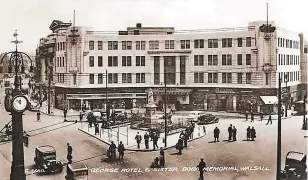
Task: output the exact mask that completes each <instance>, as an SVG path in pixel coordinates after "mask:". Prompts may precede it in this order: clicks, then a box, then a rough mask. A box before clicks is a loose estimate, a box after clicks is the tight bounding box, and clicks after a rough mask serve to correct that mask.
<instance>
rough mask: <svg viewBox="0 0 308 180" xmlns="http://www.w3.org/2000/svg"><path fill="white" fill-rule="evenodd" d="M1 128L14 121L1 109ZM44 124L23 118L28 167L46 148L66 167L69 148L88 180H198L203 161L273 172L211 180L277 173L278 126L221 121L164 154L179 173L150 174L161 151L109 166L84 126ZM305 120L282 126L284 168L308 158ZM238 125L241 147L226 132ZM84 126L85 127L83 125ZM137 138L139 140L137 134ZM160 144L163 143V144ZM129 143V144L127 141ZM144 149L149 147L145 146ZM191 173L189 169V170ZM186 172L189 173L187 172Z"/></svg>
mask: <svg viewBox="0 0 308 180" xmlns="http://www.w3.org/2000/svg"><path fill="white" fill-rule="evenodd" d="M0 114H1V118H0V126H1V127H2V126H3V125H4V124H5V123H7V122H9V121H10V119H11V116H10V115H9V113H7V112H6V111H5V110H4V107H3V106H0ZM41 119H42V121H41V122H36V114H35V112H28V111H27V112H25V115H24V116H23V125H24V129H25V130H26V131H27V132H29V134H30V135H32V136H31V137H30V138H29V147H28V148H24V152H25V153H24V154H25V166H26V168H27V169H30V170H31V169H33V168H35V167H34V166H33V164H34V161H33V158H34V154H35V151H34V150H35V148H36V147H37V146H41V145H47V144H48V145H52V146H54V147H55V148H56V150H57V157H58V159H59V160H61V161H63V162H67V161H66V143H70V144H71V145H72V147H73V162H76V161H82V162H84V163H85V164H87V165H88V167H89V169H90V171H89V179H99V180H130V179H134V180H152V179H153V180H157V179H160V180H187V179H198V174H199V173H198V172H196V171H187V167H196V165H197V164H198V162H199V160H200V158H201V157H202V158H204V160H205V162H206V164H207V166H208V167H209V166H213V167H221V166H229V167H230V166H233V167H234V166H236V167H238V168H240V167H246V166H248V167H251V166H266V167H268V168H269V170H254V171H253V170H239V171H232V170H229V171H208V172H206V173H205V174H204V176H205V179H207V180H264V179H266V180H273V179H275V172H276V146H277V145H276V142H277V121H273V124H271V125H265V124H266V122H267V121H266V119H265V120H264V121H259V120H258V119H256V120H255V122H250V121H245V120H244V119H239V118H223V117H221V118H220V121H219V123H216V124H212V125H207V126H206V127H207V135H206V136H204V137H202V138H200V139H197V140H194V141H191V142H189V144H188V147H187V148H185V149H184V151H183V154H182V155H178V154H176V152H177V150H175V149H174V148H170V149H167V150H165V157H166V167H168V168H177V170H176V171H173V172H172V171H150V172H145V171H144V169H145V168H148V167H149V166H150V164H151V162H152V161H153V159H154V158H155V157H156V156H157V155H158V154H159V153H158V152H157V151H149V152H146V153H143V152H134V151H129V152H127V153H125V156H124V160H123V161H116V162H105V161H101V158H102V157H103V158H104V157H105V155H104V154H105V152H106V151H107V149H108V145H107V144H105V143H102V142H101V141H99V140H98V139H96V138H93V137H92V136H90V135H85V134H84V133H82V132H81V131H79V130H78V128H81V123H77V124H75V123H72V122H66V123H64V122H63V117H58V116H47V115H45V114H42V115H41ZM302 120H303V117H302V116H292V117H290V118H288V119H285V120H283V121H282V157H281V159H282V166H284V163H285V156H286V154H287V152H288V151H291V150H292V151H299V152H307V138H304V136H307V131H303V130H301V127H302ZM229 124H233V125H235V126H236V127H237V129H238V141H236V142H228V141H224V140H226V138H227V127H228V126H229ZM83 125H86V124H85V123H83ZM216 126H217V127H219V128H220V131H221V134H220V142H216V143H215V142H213V129H214V128H215V127H216ZM247 126H254V127H255V129H256V132H257V138H256V141H246V140H245V139H246V128H247ZM133 136H135V134H133ZM160 141H161V140H160ZM124 142H125V141H124ZM11 146H12V144H11V143H5V144H0V162H1V163H0V176H1V179H4V180H6V179H9V176H10V166H11V161H12V151H11ZM142 147H144V146H142ZM93 168H101V169H105V170H111V169H112V168H113V169H117V168H119V169H123V168H141V171H142V172H95V171H93ZM185 168H186V169H185ZM185 170H186V171H185ZM64 176H65V169H64V170H63V172H62V173H58V174H51V175H44V176H41V175H37V174H33V175H29V176H27V180H52V179H55V180H58V179H64Z"/></svg>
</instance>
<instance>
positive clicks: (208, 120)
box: [197, 114, 219, 125]
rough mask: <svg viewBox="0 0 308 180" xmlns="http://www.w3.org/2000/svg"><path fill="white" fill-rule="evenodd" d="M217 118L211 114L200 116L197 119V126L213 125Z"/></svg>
mask: <svg viewBox="0 0 308 180" xmlns="http://www.w3.org/2000/svg"><path fill="white" fill-rule="evenodd" d="M218 121H219V118H218V117H216V116H214V115H212V114H205V115H201V116H200V117H199V118H198V122H197V124H198V125H205V124H213V123H218Z"/></svg>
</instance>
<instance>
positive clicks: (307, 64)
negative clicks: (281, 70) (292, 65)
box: [298, 33, 308, 99]
mask: <svg viewBox="0 0 308 180" xmlns="http://www.w3.org/2000/svg"><path fill="white" fill-rule="evenodd" d="M300 37H301V41H300V43H301V64H300V68H301V85H300V88H299V93H298V99H303V97H304V95H305V94H306V95H307V85H308V79H307V72H308V42H307V41H305V40H304V35H303V34H302V33H301V34H300Z"/></svg>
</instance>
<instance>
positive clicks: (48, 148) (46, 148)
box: [36, 145, 56, 152]
mask: <svg viewBox="0 0 308 180" xmlns="http://www.w3.org/2000/svg"><path fill="white" fill-rule="evenodd" d="M36 149H37V150H38V151H41V152H54V151H56V150H55V148H54V147H52V146H49V145H46V146H40V147H37V148H36Z"/></svg>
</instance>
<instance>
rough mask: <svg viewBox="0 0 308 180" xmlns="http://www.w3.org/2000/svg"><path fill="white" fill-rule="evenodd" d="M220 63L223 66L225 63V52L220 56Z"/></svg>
mask: <svg viewBox="0 0 308 180" xmlns="http://www.w3.org/2000/svg"><path fill="white" fill-rule="evenodd" d="M221 65H223V66H225V65H227V55H226V54H223V55H222V56H221Z"/></svg>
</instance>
